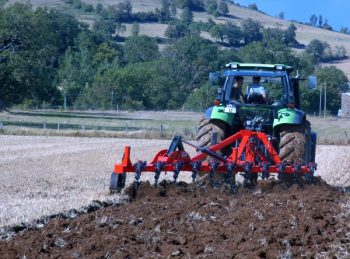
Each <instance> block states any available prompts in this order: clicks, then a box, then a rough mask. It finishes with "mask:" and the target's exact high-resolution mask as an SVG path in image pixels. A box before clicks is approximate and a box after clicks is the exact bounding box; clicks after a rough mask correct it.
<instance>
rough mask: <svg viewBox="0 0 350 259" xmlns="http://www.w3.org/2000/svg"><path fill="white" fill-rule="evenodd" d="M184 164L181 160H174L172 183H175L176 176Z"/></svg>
mask: <svg viewBox="0 0 350 259" xmlns="http://www.w3.org/2000/svg"><path fill="white" fill-rule="evenodd" d="M183 165H184V162H183V161H176V162H175V163H174V176H173V177H174V184H176V181H177V178H178V177H179V174H180V171H181V168H182V166H183Z"/></svg>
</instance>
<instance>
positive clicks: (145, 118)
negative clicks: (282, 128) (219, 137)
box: [0, 110, 350, 145]
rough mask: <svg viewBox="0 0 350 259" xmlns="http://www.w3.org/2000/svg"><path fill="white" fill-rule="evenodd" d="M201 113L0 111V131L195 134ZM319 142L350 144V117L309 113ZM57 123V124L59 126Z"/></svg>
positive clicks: (151, 135)
mask: <svg viewBox="0 0 350 259" xmlns="http://www.w3.org/2000/svg"><path fill="white" fill-rule="evenodd" d="M201 116H202V113H196V112H180V111H167V112H164V111H163V112H156V111H137V112H126V111H123V112H106V111H104V112H102V111H100V112H98V111H94V112H77V111H75V112H63V111H19V110H18V111H12V112H11V113H0V123H2V125H3V128H2V132H3V133H6V134H19V135H68V136H90V137H94V136H109V137H137V138H168V139H169V138H171V137H172V136H173V135H174V134H175V133H176V134H181V135H185V136H187V137H188V138H192V139H193V138H194V136H195V131H196V126H197V124H198V121H199V119H200V117H201ZM308 120H310V122H311V124H312V129H313V130H314V131H316V132H317V134H318V141H319V143H323V144H336V145H344V144H350V119H340V118H336V117H326V118H325V119H324V118H323V117H321V118H319V117H313V116H311V115H310V116H308ZM58 127H59V128H58Z"/></svg>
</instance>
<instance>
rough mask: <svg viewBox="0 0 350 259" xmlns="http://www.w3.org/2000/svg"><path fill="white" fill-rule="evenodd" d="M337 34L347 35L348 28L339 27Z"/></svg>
mask: <svg viewBox="0 0 350 259" xmlns="http://www.w3.org/2000/svg"><path fill="white" fill-rule="evenodd" d="M339 32H341V33H344V34H349V28H348V27H343V26H342V27H341V28H340V30H339Z"/></svg>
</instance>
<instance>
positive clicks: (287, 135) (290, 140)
mask: <svg viewBox="0 0 350 259" xmlns="http://www.w3.org/2000/svg"><path fill="white" fill-rule="evenodd" d="M310 134H311V128H310V122H309V121H307V120H305V121H304V122H303V123H302V124H300V125H290V124H289V125H288V124H286V125H282V126H281V128H280V143H279V156H280V158H281V159H282V161H285V162H287V163H288V164H292V163H308V162H310V161H309V160H310V157H309V156H310V148H311V143H310Z"/></svg>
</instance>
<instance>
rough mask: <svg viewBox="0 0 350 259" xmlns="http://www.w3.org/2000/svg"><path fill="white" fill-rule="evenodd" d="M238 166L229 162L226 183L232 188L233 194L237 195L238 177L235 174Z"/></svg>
mask: <svg viewBox="0 0 350 259" xmlns="http://www.w3.org/2000/svg"><path fill="white" fill-rule="evenodd" d="M236 167H237V166H236V164H234V163H232V162H229V163H226V179H225V181H226V183H227V184H228V185H229V186H230V189H231V192H232V193H233V194H236V193H237V192H238V186H237V184H236V175H235V174H234V173H233V172H234V171H235V170H236Z"/></svg>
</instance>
